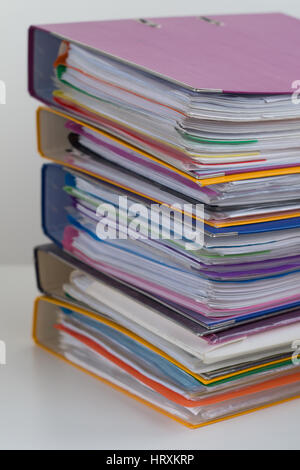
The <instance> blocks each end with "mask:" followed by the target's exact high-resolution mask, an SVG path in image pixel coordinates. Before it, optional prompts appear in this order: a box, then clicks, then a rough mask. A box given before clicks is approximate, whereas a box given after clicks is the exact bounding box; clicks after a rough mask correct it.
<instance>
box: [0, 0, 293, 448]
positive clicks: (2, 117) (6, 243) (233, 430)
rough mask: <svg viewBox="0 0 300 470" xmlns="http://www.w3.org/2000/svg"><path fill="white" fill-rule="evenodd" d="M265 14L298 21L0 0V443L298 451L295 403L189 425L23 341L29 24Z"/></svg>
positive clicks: (34, 192) (31, 230)
mask: <svg viewBox="0 0 300 470" xmlns="http://www.w3.org/2000/svg"><path fill="white" fill-rule="evenodd" d="M268 11H269V12H270V11H281V12H285V13H289V14H292V15H294V16H296V17H299V18H300V1H299V0H285V1H283V0H273V1H270V0H251V1H249V0H243V1H237V0H235V1H233V0H226V1H225V0H222V1H221V0H210V1H209V2H204V1H202V2H201V1H200V0H185V1H184V0H119V1H117V0H102V1H101V0H49V1H45V0H26V1H22V0H18V1H17V0H1V3H0V80H4V81H5V83H6V86H7V104H6V105H0V162H1V163H0V165H1V171H0V211H1V212H0V214H1V225H0V228H1V238H0V264H1V267H0V295H1V304H0V339H1V340H4V341H5V342H6V345H7V365H6V366H3V367H0V421H1V427H0V448H11V449H14V448H24V449H29V448H33V449H36V448H40V449H45V448H52V449H53V448H54V449H55V448H75V449H76V448H92V449H94V448H99V449H101V448H104V449H105V448H109V449H125V448H127V449H134V448H139V449H146V448H150V449H151V448H152V449H155V448H156V449H159V448H164V449H170V448H173V449H180V448H182V449H189V448H192V449H197V448H198V449H219V448H224V449H228V448H229V449H238V448H243V449H247V448H250V449H255V448H275V449H276V448H285V449H293V448H298V449H299V448H300V437H299V426H298V423H299V420H300V407H299V401H294V402H291V403H287V404H285V405H281V406H278V407H275V408H272V409H268V410H264V411H261V412H259V413H254V414H251V415H248V416H244V417H241V418H238V419H234V420H230V421H227V422H224V423H220V424H217V425H213V426H209V427H207V428H203V429H199V430H196V431H191V430H187V429H185V428H183V427H181V426H179V425H177V424H176V423H173V422H172V421H170V420H168V419H166V418H165V417H163V416H160V415H158V414H156V413H153V412H152V411H150V410H148V409H147V408H145V407H143V406H141V405H139V404H137V403H134V402H133V401H132V400H130V399H129V398H126V397H124V396H122V395H121V394H119V393H117V392H115V391H113V390H111V389H109V388H108V387H106V386H104V385H101V384H100V383H98V382H97V381H96V380H93V379H92V378H90V377H88V376H85V375H84V374H82V373H81V372H79V371H77V370H75V369H73V368H71V367H69V366H67V365H65V364H63V363H62V362H59V361H58V360H56V359H54V358H52V357H51V356H49V355H47V354H46V353H43V351H40V350H38V349H37V348H35V347H33V345H32V342H31V338H30V328H31V315H32V303H33V299H34V296H35V295H36V293H37V291H36V288H35V281H34V273H33V269H32V267H31V266H30V263H31V259H32V247H33V246H34V245H36V244H38V243H40V242H42V241H43V240H44V238H43V236H42V234H41V229H40V213H39V212H40V166H41V161H40V160H41V159H40V158H39V157H38V155H37V151H36V143H35V109H36V107H37V105H38V103H37V102H35V101H34V100H33V99H31V98H30V97H29V96H28V94H27V83H26V72H27V71H26V67H27V29H28V27H29V25H30V24H40V23H52V22H53V23H55V22H69V21H83V20H96V19H113V18H130V17H135V18H139V17H147V16H148V17H155V16H172V15H209V14H217V13H219V14H222V13H243V12H268ZM278 34H280V31H278ZM297 46H298V45H296V44H295V47H297ZM298 47H300V38H299V46H298ZM295 79H300V68H299V77H295ZM26 264H27V265H28V266H25V265H26ZM9 265H10V266H9ZM22 265H23V266H22ZM3 287H4V288H3Z"/></svg>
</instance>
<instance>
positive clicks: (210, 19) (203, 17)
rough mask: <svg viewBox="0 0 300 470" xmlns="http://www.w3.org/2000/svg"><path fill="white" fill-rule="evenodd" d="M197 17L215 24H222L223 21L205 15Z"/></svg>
mask: <svg viewBox="0 0 300 470" xmlns="http://www.w3.org/2000/svg"><path fill="white" fill-rule="evenodd" d="M198 18H199V19H200V20H203V21H207V22H208V23H211V24H215V25H216V26H224V23H222V22H221V21H217V20H214V19H212V18H208V17H207V16H199V17H198Z"/></svg>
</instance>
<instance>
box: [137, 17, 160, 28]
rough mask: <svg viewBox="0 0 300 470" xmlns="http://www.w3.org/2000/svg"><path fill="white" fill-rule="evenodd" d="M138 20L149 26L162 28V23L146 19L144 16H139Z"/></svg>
mask: <svg viewBox="0 0 300 470" xmlns="http://www.w3.org/2000/svg"><path fill="white" fill-rule="evenodd" d="M137 21H139V22H140V23H142V24H145V25H147V26H151V27H152V28H160V27H161V25H160V24H157V23H153V22H152V21H149V20H145V19H144V18H139V19H138V20H137Z"/></svg>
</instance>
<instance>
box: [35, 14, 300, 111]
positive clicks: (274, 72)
mask: <svg viewBox="0 0 300 470" xmlns="http://www.w3.org/2000/svg"><path fill="white" fill-rule="evenodd" d="M299 37H300V20H298V19H296V18H293V17H290V16H287V15H284V14H281V13H270V14H269V13H267V14H246V15H245V14H241V15H222V16H211V17H209V18H206V17H201V16H190V17H178V18H151V19H147V20H142V19H131V20H114V21H91V22H82V23H66V24H54V25H43V26H32V27H31V28H30V31H29V90H30V92H31V94H32V95H34V96H35V97H37V98H39V99H41V100H42V101H44V102H48V103H49V102H51V87H52V75H53V62H54V60H55V58H56V55H57V52H58V48H59V45H60V43H61V40H63V39H65V40H67V41H70V42H74V43H77V44H80V45H82V46H84V47H87V48H89V49H93V50H95V51H98V52H99V53H102V54H105V55H108V56H111V57H114V58H117V59H118V60H120V61H123V62H126V63H130V64H131V65H132V66H134V67H136V68H139V69H142V70H144V71H147V72H149V73H152V74H154V75H156V76H158V77H162V78H164V79H166V80H169V81H171V82H173V83H177V84H178V85H180V86H182V87H184V88H187V89H191V90H194V91H218V92H224V93H225V92H226V93H254V94H256V93H266V94H275V93H279V94H281V93H283V94H289V93H292V92H293V91H294V90H293V88H292V83H293V81H295V80H297V79H299V60H300V50H299V48H298V47H297V44H298V43H299Z"/></svg>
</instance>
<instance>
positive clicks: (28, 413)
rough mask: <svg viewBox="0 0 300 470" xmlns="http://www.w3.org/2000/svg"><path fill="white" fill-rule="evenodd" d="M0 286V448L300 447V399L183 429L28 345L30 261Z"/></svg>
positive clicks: (5, 269)
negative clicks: (1, 352)
mask: <svg viewBox="0 0 300 470" xmlns="http://www.w3.org/2000/svg"><path fill="white" fill-rule="evenodd" d="M0 285H1V290H0V292H1V297H2V303H1V315H0V340H4V341H5V342H6V348H7V364H6V365H5V366H0V424H1V428H0V448H1V449H109V450H111V449H112V450H118V449H173V450H175V449H199V450H200V449H300V432H299V423H300V400H295V401H293V402H289V403H285V404H283V405H279V406H275V407H272V408H269V409H266V410H262V411H259V412H255V413H251V414H249V415H245V416H242V417H239V418H234V419H231V420H228V421H225V422H222V423H218V424H214V425H210V426H207V427H204V428H200V429H197V430H189V429H187V428H185V427H183V426H181V425H179V424H177V423H176V422H173V421H172V420H169V419H168V418H166V417H164V416H162V415H160V414H159V413H156V412H154V411H151V410H150V409H148V408H147V407H145V406H143V405H142V404H139V403H137V402H135V401H134V400H132V399H130V398H128V397H126V396H124V395H122V394H121V393H119V392H117V391H115V390H113V389H111V388H109V387H108V386H106V385H104V384H102V383H100V382H98V381H97V380H95V379H93V378H92V377H90V376H88V375H86V374H84V373H82V372H80V371H79V370H77V369H75V368H73V367H70V366H69V365H67V364H65V363H64V362H63V361H60V360H58V359H56V358H55V357H52V356H51V355H48V354H47V353H46V352H44V351H43V350H41V349H39V348H37V347H36V346H34V345H33V342H32V340H31V318H32V307H33V300H34V298H35V296H36V295H37V289H36V287H35V281H34V272H33V268H32V267H31V266H2V267H1V268H0Z"/></svg>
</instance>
